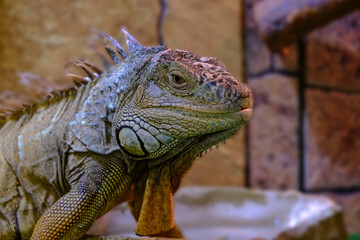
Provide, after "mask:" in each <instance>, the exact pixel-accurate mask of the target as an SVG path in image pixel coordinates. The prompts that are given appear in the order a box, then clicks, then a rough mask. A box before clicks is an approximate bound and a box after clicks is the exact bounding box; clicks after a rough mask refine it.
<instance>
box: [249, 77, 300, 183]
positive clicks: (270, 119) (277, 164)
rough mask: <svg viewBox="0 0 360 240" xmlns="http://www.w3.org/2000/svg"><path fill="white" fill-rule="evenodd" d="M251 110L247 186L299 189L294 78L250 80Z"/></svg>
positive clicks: (296, 104) (296, 108) (295, 86)
mask: <svg viewBox="0 0 360 240" xmlns="http://www.w3.org/2000/svg"><path fill="white" fill-rule="evenodd" d="M249 87H250V89H251V90H252V91H253V95H254V111H253V116H252V119H251V122H250V123H249V151H250V152H249V164H250V186H251V187H255V188H264V189H287V188H295V189H296V188H297V187H298V167H299V163H298V154H299V152H298V137H297V131H298V123H297V120H298V102H297V98H298V96H297V92H298V91H297V83H296V79H294V78H290V77H285V76H282V75H279V74H267V75H265V76H264V77H260V78H257V79H250V80H249Z"/></svg>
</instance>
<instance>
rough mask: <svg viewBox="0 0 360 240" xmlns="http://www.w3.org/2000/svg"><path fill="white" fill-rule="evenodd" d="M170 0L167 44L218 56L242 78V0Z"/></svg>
mask: <svg viewBox="0 0 360 240" xmlns="http://www.w3.org/2000/svg"><path fill="white" fill-rule="evenodd" d="M167 3H168V6H169V11H168V15H167V18H166V20H165V24H164V38H165V45H166V46H168V47H169V48H178V49H185V50H188V51H190V52H193V53H195V54H198V55H201V56H212V57H216V58H218V59H220V60H221V61H223V62H224V63H225V65H226V66H227V68H228V69H229V71H230V73H231V74H233V75H234V76H235V77H236V78H237V79H238V80H240V81H243V80H242V79H241V76H242V71H243V67H242V64H241V61H242V59H241V58H242V50H241V44H242V43H241V41H242V40H241V29H240V1H234V0H222V1H220V0H207V1H194V0H181V1H178V0H168V1H167Z"/></svg>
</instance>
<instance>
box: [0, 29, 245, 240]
mask: <svg viewBox="0 0 360 240" xmlns="http://www.w3.org/2000/svg"><path fill="white" fill-rule="evenodd" d="M125 34H126V38H127V44H128V48H129V51H130V55H128V54H127V53H126V52H125V51H124V50H123V49H122V48H121V46H120V45H119V44H118V43H117V42H116V41H114V40H113V39H112V38H111V37H109V36H107V35H106V37H107V38H108V39H109V40H110V41H111V42H112V44H113V45H114V47H115V49H116V50H117V53H115V51H113V50H111V49H110V48H109V47H108V46H106V48H107V50H108V52H109V53H110V55H111V57H112V59H113V60H114V63H115V65H114V66H112V67H110V68H109V69H107V70H106V71H104V72H103V73H102V74H101V75H100V76H99V77H97V76H98V74H97V73H95V74H94V75H95V76H96V77H94V80H93V81H91V82H89V83H88V84H85V85H82V86H80V87H79V88H78V89H76V90H70V91H68V92H65V93H62V94H59V95H58V96H56V97H53V98H52V99H50V100H48V101H46V102H44V103H42V104H37V105H35V106H32V107H30V108H28V109H26V110H24V111H22V112H20V113H17V114H16V115H14V116H12V117H9V118H7V119H6V121H5V122H4V123H3V126H2V128H1V129H0V182H1V183H2V184H1V186H0V239H5V240H6V239H30V238H31V239H79V238H80V237H82V236H83V235H84V234H85V233H86V231H87V230H88V229H89V228H90V226H91V224H92V223H93V221H94V220H95V219H96V218H98V217H99V216H101V215H102V214H104V213H105V212H106V211H107V210H108V209H110V208H111V207H112V206H113V205H115V204H116V203H117V202H119V201H120V200H121V199H125V198H126V193H128V192H133V195H134V197H133V200H132V201H131V202H130V206H131V209H132V211H133V214H134V216H135V218H136V219H137V220H138V226H137V229H136V233H137V234H139V235H155V234H159V233H163V232H166V231H169V230H170V231H171V229H172V228H174V221H173V216H172V194H173V193H174V192H175V191H176V189H177V188H178V185H179V183H180V180H181V177H182V176H183V175H184V174H185V172H186V171H187V170H188V169H189V168H190V166H191V163H192V161H193V160H194V159H195V158H196V157H198V156H199V155H200V154H201V152H203V151H204V150H206V149H207V148H209V147H211V146H212V145H215V144H217V143H218V142H221V141H224V140H225V139H226V138H228V137H229V136H231V135H233V134H234V133H235V132H237V130H238V129H239V128H240V127H241V125H242V124H243V123H244V122H245V121H246V120H247V119H248V118H249V117H250V114H251V104H252V103H251V93H250V91H249V90H248V88H247V87H246V86H245V85H244V84H241V83H239V82H237V81H236V80H234V78H233V77H232V76H231V75H230V74H229V73H228V72H227V70H226V69H225V67H224V66H223V65H222V64H221V63H220V62H219V61H218V60H216V59H214V58H199V57H197V56H196V55H193V54H191V53H189V52H186V51H181V50H170V49H167V48H165V47H163V46H157V47H142V46H141V45H140V44H138V43H137V41H136V40H135V39H134V38H133V37H132V36H131V35H129V34H128V33H127V32H125ZM120 57H121V58H123V61H120V60H121V58H120ZM80 65H81V64H80ZM85 65H86V64H85V63H84V62H83V63H82V66H83V67H84V66H85ZM87 67H88V68H87V69H86V67H85V69H86V70H88V69H89V65H88V66H87ZM90 68H91V67H90ZM95 72H96V71H95ZM98 73H100V72H98ZM90 74H91V73H90ZM73 77H74V76H73ZM83 80H84V81H87V78H83ZM169 234H170V235H176V233H169Z"/></svg>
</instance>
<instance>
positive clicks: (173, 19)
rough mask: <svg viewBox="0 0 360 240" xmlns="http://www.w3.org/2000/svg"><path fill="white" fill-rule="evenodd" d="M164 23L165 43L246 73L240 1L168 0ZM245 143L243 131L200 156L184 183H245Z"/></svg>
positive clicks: (237, 76) (239, 184)
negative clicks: (243, 61)
mask: <svg viewBox="0 0 360 240" xmlns="http://www.w3.org/2000/svg"><path fill="white" fill-rule="evenodd" d="M167 2H168V7H169V11H168V15H167V18H166V20H165V23H164V39H165V44H166V45H167V46H168V47H170V48H178V49H185V50H188V51H191V52H193V53H196V54H198V55H200V56H212V57H216V58H218V59H220V60H221V61H222V62H224V63H225V65H226V66H227V68H228V69H229V71H230V72H231V74H233V75H234V76H235V77H236V78H237V79H238V80H240V81H243V79H242V78H241V76H242V74H243V66H242V64H241V61H242V50H241V38H240V37H241V29H240V13H241V11H240V1H234V0H225V1H219V0H208V1H206V4H205V2H203V1H193V0H182V1H178V0H168V1H167ZM244 164H245V143H244V134H243V133H239V134H237V135H236V136H235V137H234V138H233V139H231V140H229V141H227V143H226V144H225V145H224V144H220V146H219V149H215V148H214V150H213V151H211V152H209V153H208V154H207V155H205V154H204V156H203V157H202V158H200V159H197V160H196V161H195V163H194V166H193V167H192V168H191V170H190V172H189V173H188V175H187V176H185V178H184V181H183V184H184V185H236V186H244Z"/></svg>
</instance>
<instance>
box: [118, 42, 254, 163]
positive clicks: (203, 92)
mask: <svg viewBox="0 0 360 240" xmlns="http://www.w3.org/2000/svg"><path fill="white" fill-rule="evenodd" d="M136 43H137V42H136ZM128 44H129V43H128ZM137 51H141V48H138V50H137ZM140 72H141V73H140V74H139V75H137V77H136V79H134V80H133V81H134V84H133V85H134V86H133V87H132V88H131V89H132V90H131V91H130V92H128V93H127V94H126V97H125V98H124V100H123V101H122V102H121V103H120V104H119V106H118V108H117V111H116V113H115V116H114V121H113V134H114V136H115V137H116V139H117V142H118V144H119V146H120V148H121V150H122V151H123V152H124V154H125V155H126V156H127V157H128V158H129V159H132V160H144V159H163V160H166V159H171V158H172V157H175V156H176V155H179V154H181V153H183V152H184V151H189V150H191V151H193V152H194V153H195V154H200V153H201V152H202V151H204V150H206V149H207V148H209V147H211V146H213V145H215V144H217V143H219V142H222V141H224V140H225V139H227V138H228V137H230V136H231V135H233V134H234V133H236V132H237V131H238V130H239V128H240V127H241V126H242V125H243V124H244V122H245V121H247V120H248V119H249V118H250V115H251V107H252V95H251V92H250V90H249V89H248V87H247V86H246V85H245V84H243V83H240V82H239V81H237V80H236V79H235V78H234V77H233V76H232V75H231V74H230V73H229V72H228V70H227V69H226V67H225V66H224V64H223V63H221V62H220V61H219V60H217V59H215V58H209V57H198V56H196V55H195V54H192V53H190V52H187V51H182V50H171V49H166V48H164V49H162V50H159V51H158V52H157V53H156V54H153V55H152V57H151V58H150V60H149V61H148V62H147V63H146V64H145V65H144V66H143V67H142V68H141V70H140Z"/></svg>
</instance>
